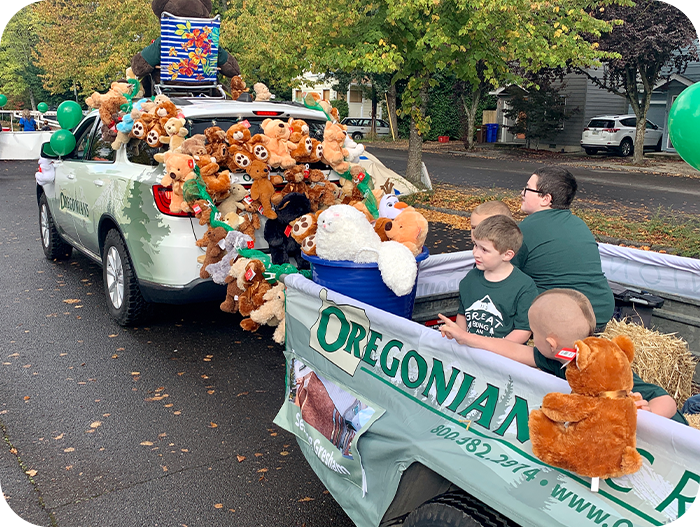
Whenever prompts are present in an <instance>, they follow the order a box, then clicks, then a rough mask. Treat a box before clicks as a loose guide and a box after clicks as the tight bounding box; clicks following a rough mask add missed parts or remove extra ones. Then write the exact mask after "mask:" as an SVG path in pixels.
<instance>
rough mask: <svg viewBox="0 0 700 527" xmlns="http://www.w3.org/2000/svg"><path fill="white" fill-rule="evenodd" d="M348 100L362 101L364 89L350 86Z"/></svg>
mask: <svg viewBox="0 0 700 527" xmlns="http://www.w3.org/2000/svg"><path fill="white" fill-rule="evenodd" d="M348 102H362V90H360V89H359V88H353V87H350V100H349V101H348Z"/></svg>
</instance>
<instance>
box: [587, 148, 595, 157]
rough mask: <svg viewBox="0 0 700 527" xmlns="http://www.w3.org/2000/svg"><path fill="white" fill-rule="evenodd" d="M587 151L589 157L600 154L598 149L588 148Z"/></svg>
mask: <svg viewBox="0 0 700 527" xmlns="http://www.w3.org/2000/svg"><path fill="white" fill-rule="evenodd" d="M585 150H586V153H587V154H588V155H589V156H594V155H596V154H597V153H598V149H597V148H586V149H585Z"/></svg>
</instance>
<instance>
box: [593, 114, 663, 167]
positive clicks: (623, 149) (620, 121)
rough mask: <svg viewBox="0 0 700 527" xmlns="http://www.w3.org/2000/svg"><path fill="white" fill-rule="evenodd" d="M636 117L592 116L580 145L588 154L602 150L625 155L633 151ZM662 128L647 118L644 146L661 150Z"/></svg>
mask: <svg viewBox="0 0 700 527" xmlns="http://www.w3.org/2000/svg"><path fill="white" fill-rule="evenodd" d="M636 127H637V117H636V116H635V115H634V114H628V115H601V116H599V117H594V118H593V119H591V120H590V122H589V123H588V126H586V127H585V128H584V129H583V135H582V136H581V147H582V148H583V149H584V150H585V151H586V153H587V154H588V155H594V154H596V153H598V152H599V151H602V150H607V151H608V152H616V153H619V154H620V155H622V156H623V157H627V156H629V155H632V153H633V152H634V140H635V134H636ZM662 136H663V129H661V128H659V127H658V126H656V125H655V124H654V123H652V122H651V121H649V120H648V119H647V124H646V131H645V133H644V148H653V149H654V150H656V151H657V152H660V151H661V138H662Z"/></svg>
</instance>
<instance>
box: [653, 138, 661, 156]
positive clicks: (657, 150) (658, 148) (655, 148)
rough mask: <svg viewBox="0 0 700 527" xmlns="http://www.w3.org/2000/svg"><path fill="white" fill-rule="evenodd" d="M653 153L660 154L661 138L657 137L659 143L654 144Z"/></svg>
mask: <svg viewBox="0 0 700 527" xmlns="http://www.w3.org/2000/svg"><path fill="white" fill-rule="evenodd" d="M654 152H661V138H660V137H659V142H658V143H656V146H655V147H654Z"/></svg>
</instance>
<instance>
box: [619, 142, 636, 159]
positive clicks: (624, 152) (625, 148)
mask: <svg viewBox="0 0 700 527" xmlns="http://www.w3.org/2000/svg"><path fill="white" fill-rule="evenodd" d="M633 152H634V145H633V144H632V139H630V138H629V137H626V138H624V139H623V140H622V142H621V143H620V155H621V156H622V157H627V156H631V155H632V153H633Z"/></svg>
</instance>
